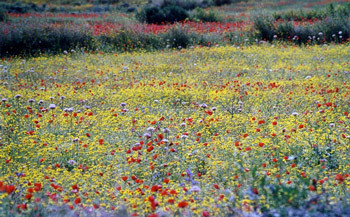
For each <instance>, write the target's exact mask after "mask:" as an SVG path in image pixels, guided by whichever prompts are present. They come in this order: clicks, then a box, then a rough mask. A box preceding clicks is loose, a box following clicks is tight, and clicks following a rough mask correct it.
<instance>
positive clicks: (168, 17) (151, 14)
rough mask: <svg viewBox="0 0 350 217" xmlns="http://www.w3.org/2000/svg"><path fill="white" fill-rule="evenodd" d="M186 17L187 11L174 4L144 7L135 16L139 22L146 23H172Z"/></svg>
mask: <svg viewBox="0 0 350 217" xmlns="http://www.w3.org/2000/svg"><path fill="white" fill-rule="evenodd" d="M187 17H188V13H187V11H186V10H185V9H183V8H181V7H179V6H176V5H168V6H165V7H162V8H160V7H156V6H152V7H149V6H148V7H145V8H144V9H142V10H141V11H140V12H139V13H137V15H136V18H137V19H138V20H139V21H141V22H146V23H158V24H160V23H174V22H178V21H182V20H185V19H186V18H187Z"/></svg>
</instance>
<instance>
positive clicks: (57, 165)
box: [0, 44, 350, 217]
mask: <svg viewBox="0 0 350 217" xmlns="http://www.w3.org/2000/svg"><path fill="white" fill-rule="evenodd" d="M349 60H350V47H349V46H348V45H325V46H310V47H307V46H305V47H293V46H288V47H286V46H283V45H278V44H275V45H261V46H249V47H234V46H225V47H211V48H209V47H204V48H199V47H194V48H193V47H192V48H190V49H187V50H172V51H163V52H154V53H152V52H148V53H142V52H138V53H124V54H104V53H79V52H78V51H72V52H65V53H64V54H62V55H58V56H47V57H46V56H41V57H33V58H29V59H25V60H24V59H20V58H13V59H6V60H1V61H0V71H1V73H0V80H1V83H0V85H1V88H0V99H1V103H0V133H1V138H0V215H4V216H17V215H23V216H50V215H55V216H57V215H59V216H60V215H62V216H68V215H80V216H91V215H96V216H109V215H110V216H112V215H117V216H205V217H208V216H232V215H244V214H247V213H256V214H263V213H266V212H269V211H271V210H276V209H278V208H280V207H296V208H298V207H306V208H307V209H308V210H312V209H313V207H316V206H317V204H325V206H332V204H339V203H349V201H348V200H349V199H350V197H349V194H350V193H349V163H350V158H349V148H350V129H349V124H350V116H349V112H350V105H349V103H350V95H349V92H350V83H349V81H350V74H349V72H350V64H349Z"/></svg>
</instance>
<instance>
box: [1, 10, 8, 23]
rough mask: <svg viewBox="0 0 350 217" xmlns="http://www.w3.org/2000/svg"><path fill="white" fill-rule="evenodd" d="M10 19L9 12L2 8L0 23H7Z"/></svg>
mask: <svg viewBox="0 0 350 217" xmlns="http://www.w3.org/2000/svg"><path fill="white" fill-rule="evenodd" d="M7 18H8V15H7V11H6V10H5V9H2V8H0V22H3V21H6V20H7Z"/></svg>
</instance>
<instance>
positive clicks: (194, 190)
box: [190, 185, 201, 192]
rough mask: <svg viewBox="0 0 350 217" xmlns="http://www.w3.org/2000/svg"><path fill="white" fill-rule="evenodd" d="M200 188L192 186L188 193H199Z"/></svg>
mask: <svg viewBox="0 0 350 217" xmlns="http://www.w3.org/2000/svg"><path fill="white" fill-rule="evenodd" d="M200 191H201V188H200V187H199V186H197V185H194V186H192V187H191V188H190V192H200Z"/></svg>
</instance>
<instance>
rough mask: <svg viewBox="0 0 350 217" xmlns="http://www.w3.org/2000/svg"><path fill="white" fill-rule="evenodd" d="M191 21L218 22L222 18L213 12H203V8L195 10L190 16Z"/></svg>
mask: <svg viewBox="0 0 350 217" xmlns="http://www.w3.org/2000/svg"><path fill="white" fill-rule="evenodd" d="M191 20H198V21H203V22H219V21H221V20H222V18H221V17H220V16H219V15H218V14H217V13H215V12H214V11H212V10H210V11H205V10H204V9H203V8H198V7H197V8H196V10H195V11H194V13H193V14H192V16H191Z"/></svg>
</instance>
